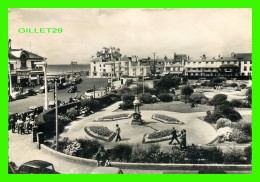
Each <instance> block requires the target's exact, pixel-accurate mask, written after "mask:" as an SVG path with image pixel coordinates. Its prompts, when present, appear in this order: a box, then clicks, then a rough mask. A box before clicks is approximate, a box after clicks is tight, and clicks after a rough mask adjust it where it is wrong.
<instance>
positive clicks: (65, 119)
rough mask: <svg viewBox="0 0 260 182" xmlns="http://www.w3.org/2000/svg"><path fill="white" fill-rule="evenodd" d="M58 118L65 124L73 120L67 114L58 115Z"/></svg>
mask: <svg viewBox="0 0 260 182" xmlns="http://www.w3.org/2000/svg"><path fill="white" fill-rule="evenodd" d="M58 120H59V122H61V123H62V124H63V125H67V124H69V123H70V122H71V119H70V118H69V117H68V116H66V115H58Z"/></svg>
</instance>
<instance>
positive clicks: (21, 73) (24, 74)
mask: <svg viewBox="0 0 260 182" xmlns="http://www.w3.org/2000/svg"><path fill="white" fill-rule="evenodd" d="M29 75H30V72H29V71H19V72H18V71H17V76H27V77H28V76H29Z"/></svg>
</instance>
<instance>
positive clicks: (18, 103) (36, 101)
mask: <svg viewBox="0 0 260 182" xmlns="http://www.w3.org/2000/svg"><path fill="white" fill-rule="evenodd" d="M81 78H82V80H83V81H82V82H81V83H80V84H77V87H78V95H84V94H85V91H86V90H87V89H92V88H93V86H94V84H95V87H96V89H98V88H100V87H105V86H106V84H107V79H106V78H87V77H86V76H82V77H81ZM70 97H75V93H68V89H61V90H58V100H61V101H68V100H69V98H70ZM44 99H45V94H44V93H40V94H37V95H35V96H30V97H27V98H25V99H20V100H15V101H12V102H9V103H8V111H9V112H14V113H21V112H25V111H28V107H30V106H44ZM48 100H49V101H53V100H54V94H53V91H50V92H48Z"/></svg>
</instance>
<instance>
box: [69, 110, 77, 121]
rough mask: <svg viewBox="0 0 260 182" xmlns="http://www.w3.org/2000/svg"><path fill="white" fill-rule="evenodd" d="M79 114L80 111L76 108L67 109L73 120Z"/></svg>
mask: <svg viewBox="0 0 260 182" xmlns="http://www.w3.org/2000/svg"><path fill="white" fill-rule="evenodd" d="M78 115H79V113H78V111H77V110H76V108H71V109H69V110H67V116H68V117H69V118H70V119H71V120H75V119H76V118H77V116H78Z"/></svg>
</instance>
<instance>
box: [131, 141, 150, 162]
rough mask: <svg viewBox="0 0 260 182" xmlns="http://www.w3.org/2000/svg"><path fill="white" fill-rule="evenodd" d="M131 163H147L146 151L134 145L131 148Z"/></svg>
mask: <svg viewBox="0 0 260 182" xmlns="http://www.w3.org/2000/svg"><path fill="white" fill-rule="evenodd" d="M131 162H147V161H146V149H145V148H144V147H143V146H141V145H138V144H137V145H135V146H133V148H132V155H131Z"/></svg>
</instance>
